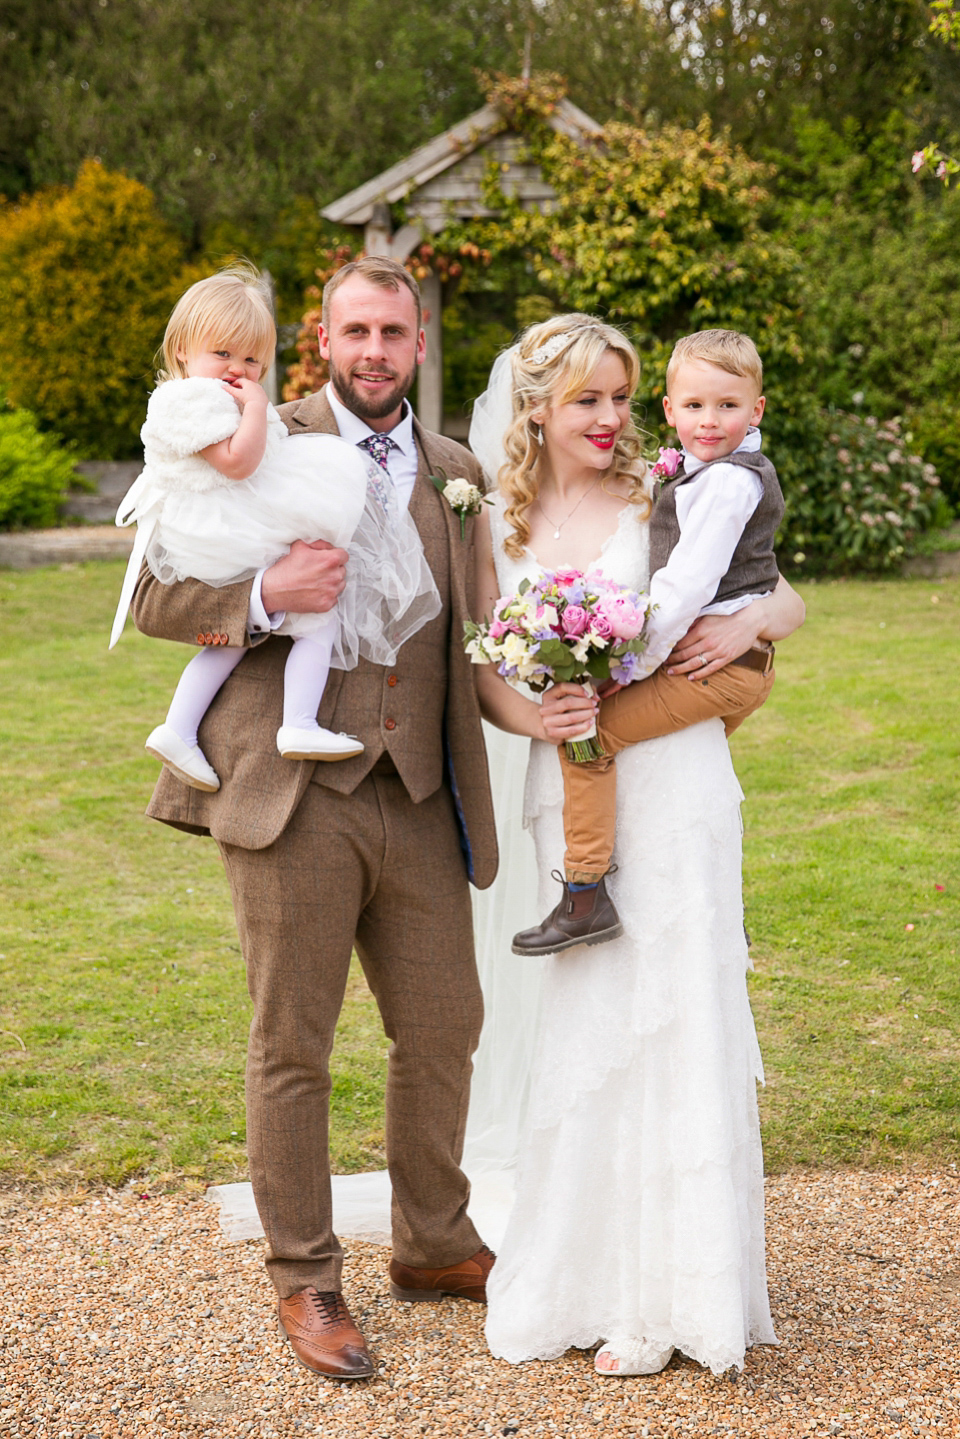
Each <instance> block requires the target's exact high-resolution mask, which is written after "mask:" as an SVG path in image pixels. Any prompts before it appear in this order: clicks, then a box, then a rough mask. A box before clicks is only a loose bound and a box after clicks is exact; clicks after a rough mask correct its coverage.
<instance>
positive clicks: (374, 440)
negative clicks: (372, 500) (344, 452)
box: [357, 435, 400, 513]
mask: <svg viewBox="0 0 960 1439" xmlns="http://www.w3.org/2000/svg"><path fill="white" fill-rule="evenodd" d="M399 448H400V446H399V445H398V444H397V442H396V440H391V438H390V436H389V435H368V436H367V438H366V439H365V440H361V441H360V443H359V444H358V445H357V449H358V450H366V452H367V454H368V455H369V456H370V458H371V459H372V460H375V461H376V464H377V469H378V471H379V472H380V473H378V474H376V475H374V474H371V476H370V488H371V490H373V492H374V494H375V495H376V497H377V499H378V500H379V501H380V504H381V505H382V506H383V508H384V510H386V511H387V513H389V511H390V498H391V496H393V498H394V499H396V490H395V489H394V487H393V480H392V479H391V477H390V471H389V469H388V468H387V456H388V455H389V454H390V451H391V450H399Z"/></svg>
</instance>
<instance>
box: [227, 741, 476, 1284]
mask: <svg viewBox="0 0 960 1439" xmlns="http://www.w3.org/2000/svg"><path fill="white" fill-rule="evenodd" d="M385 771H389V772H385ZM221 853H222V855H223V861H224V866H225V868H226V871H227V875H228V877H229V880H230V887H231V890H232V893H233V901H234V908H235V910H236V916H237V927H238V929H239V933H240V942H241V945H242V947H243V953H244V958H245V960H246V965H247V983H248V987H249V990H250V995H251V998H252V999H253V1006H254V1014H253V1021H252V1023H251V1026H250V1040H249V1049H248V1058H247V1084H246V1093H247V1146H248V1153H249V1158H250V1173H251V1178H252V1180H253V1190H254V1196H255V1198H256V1201H257V1209H258V1210H259V1212H260V1216H261V1218H262V1220H263V1225H264V1230H265V1231H266V1235H267V1239H268V1241H269V1244H270V1257H269V1258H268V1260H267V1268H268V1271H269V1273H270V1277H271V1279H272V1281H273V1283H274V1285H275V1287H276V1289H277V1291H278V1293H279V1294H280V1296H281V1297H282V1298H285V1297H288V1296H289V1295H291V1294H294V1293H296V1291H297V1290H299V1289H302V1288H304V1287H306V1286H307V1285H315V1286H316V1288H317V1289H319V1290H321V1291H323V1290H331V1289H332V1290H339V1288H340V1274H341V1267H342V1250H341V1248H340V1245H339V1243H338V1241H337V1238H336V1236H335V1234H334V1232H333V1223H332V1207H331V1189H330V1161H329V1151H328V1137H329V1098H330V1088H331V1082H330V1069H329V1061H330V1054H331V1050H332V1048H333V1041H334V1034H335V1030H336V1025H337V1020H338V1018H339V1015H340V1009H341V1006H342V1004H343V997H344V992H345V989H346V983H347V975H348V971H349V967H350V956H351V951H352V949H353V947H354V942H356V949H357V953H358V955H359V957H360V962H361V964H362V965H363V969H364V973H365V975H366V978H367V981H368V983H369V985H370V988H371V990H372V991H373V994H374V996H375V997H376V1001H377V1004H378V1006H379V1009H380V1014H381V1017H382V1019H383V1027H384V1030H385V1031H386V1033H387V1035H388V1037H389V1038H390V1040H391V1045H390V1049H389V1058H388V1067H387V1094H386V1148H387V1165H388V1168H389V1170H390V1177H391V1180H392V1183H393V1194H394V1198H393V1216H392V1221H393V1252H394V1255H395V1256H396V1258H397V1259H399V1260H400V1261H401V1263H404V1264H412V1265H418V1266H426V1267H433V1266H439V1265H446V1264H454V1263H457V1262H458V1261H459V1260H461V1259H465V1258H466V1257H467V1256H469V1255H471V1254H474V1253H476V1251H477V1250H478V1249H479V1247H480V1242H481V1241H480V1239H479V1237H478V1235H477V1232H476V1230H475V1229H474V1227H473V1224H472V1223H471V1221H470V1220H469V1219H468V1218H467V1212H466V1210H467V1199H468V1195H469V1184H468V1182H467V1180H466V1177H465V1176H464V1174H463V1173H462V1171H461V1169H460V1156H461V1152H462V1149H463V1135H464V1128H465V1125H466V1117H467V1101H468V1098H469V1091H470V1076H471V1072H472V1068H473V1066H472V1055H473V1052H474V1050H475V1049H476V1047H477V1043H478V1041H479V1037H480V1028H481V1024H482V1021H483V1000H482V996H481V992H480V985H479V981H478V979H477V971H476V963H475V959H474V949H473V928H472V921H471V911H470V897H469V891H468V884H467V878H466V873H465V868H464V863H463V857H462V854H461V850H460V843H459V833H458V829H457V825H456V820H455V816H454V809H453V800H452V797H451V795H450V792H449V790H448V789H447V788H446V786H444V787H443V788H441V789H440V790H438V791H437V792H436V793H435V794H433V795H431V796H430V798H429V799H426V800H424V801H423V802H422V803H421V804H417V805H415V804H414V803H413V801H412V800H411V799H410V797H409V795H408V794H407V791H406V789H405V788H404V785H403V783H402V781H401V780H400V778H399V776H398V775H397V774H396V772H395V771H393V769H392V765H391V764H390V762H389V761H386V762H384V761H381V762H380V764H379V765H378V766H377V769H376V770H375V771H374V772H373V773H372V774H370V775H368V776H367V777H366V778H365V779H364V780H363V781H362V782H361V783H360V784H359V785H358V787H357V789H356V790H354V792H353V794H350V795H343V794H339V793H337V792H336V791H334V790H330V789H326V788H323V787H322V786H320V785H318V784H310V785H309V786H308V788H307V792H306V794H305V795H304V797H303V800H302V801H301V803H300V805H299V806H298V808H297V810H296V812H295V814H294V815H293V817H292V819H291V821H290V823H289V825H288V826H287V828H286V829H285V830H284V832H283V834H282V835H280V837H279V839H278V840H277V841H276V842H275V843H274V844H272V845H270V846H269V847H268V848H267V849H262V850H247V849H240V848H238V847H236V846H234V845H221Z"/></svg>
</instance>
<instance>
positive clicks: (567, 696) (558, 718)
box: [540, 684, 600, 744]
mask: <svg viewBox="0 0 960 1439" xmlns="http://www.w3.org/2000/svg"><path fill="white" fill-rule="evenodd" d="M599 708H600V705H599V702H598V701H597V700H596V699H594V698H592V697H591V696H590V695H588V694H587V692H586V690H585V689H584V688H583V686H582V685H574V684H561V685H552V686H551V688H550V689H548V690H547V691H546V692H545V694H544V696H543V701H542V703H541V705H540V724H541V727H542V729H543V738H544V739H545V740H548V741H549V743H550V744H563V743H564V741H565V740H570V739H576V738H577V736H578V735H582V734H584V733H585V731H586V730H588V729H589V728H590V726H591V724H592V723H593V721H594V720H595V719H596V717H597V710H598V709H599Z"/></svg>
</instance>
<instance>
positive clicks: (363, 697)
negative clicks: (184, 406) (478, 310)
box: [132, 391, 497, 889]
mask: <svg viewBox="0 0 960 1439" xmlns="http://www.w3.org/2000/svg"><path fill="white" fill-rule="evenodd" d="M280 413H281V415H282V417H283V419H284V422H285V423H286V425H287V428H288V430H290V432H291V433H292V434H296V433H298V432H302V433H311V432H319V433H325V434H336V433H337V428H336V422H335V420H334V417H333V412H332V410H331V409H330V406H329V404H328V403H327V400H326V397H325V395H324V394H323V392H322V391H321V392H320V393H319V394H315V395H310V396H309V397H308V398H307V399H305V400H301V401H296V402H294V403H293V404H290V405H284V406H283V407H282V408H281V410H280ZM414 432H415V435H416V440H417V447H418V451H419V459H420V462H419V468H418V474H417V480H416V484H415V486H414V495H413V498H412V499H411V504H410V512H411V515H412V516H413V518H414V520H415V522H416V524H417V527H418V529H419V530H420V533H421V537H422V538H423V541H424V548H425V552H426V554H427V558H428V561H430V562H431V564H432V566H433V568H434V572H435V577H436V578H437V580H438V584H440V588H441V595H444V591H446V594H445V596H444V597H445V598H446V600H447V604H446V606H445V609H444V612H443V613H442V614H441V615H440V616H439V617H438V618H437V619H436V620H434V621H432V622H431V624H430V625H427V626H425V627H424V630H422V631H420V632H419V633H418V634H417V635H415V636H414V637H413V639H411V640H408V641H407V643H406V644H405V645H404V646H403V648H402V649H401V651H400V653H399V655H398V657H397V663H396V665H395V666H392V667H391V671H395V672H396V673H395V674H392V673H391V674H388V672H387V671H386V670H385V669H383V668H382V667H380V666H376V665H372V664H369V663H368V662H367V661H365V660H361V661H360V663H359V665H358V666H357V668H356V669H355V670H351V671H349V672H347V673H345V672H344V671H342V670H333V671H331V674H330V679H329V681H328V684H327V688H326V692H325V694H324V698H323V704H322V705H321V708H320V714H319V720H320V723H321V724H322V725H324V726H326V727H328V728H330V729H333V730H345V731H347V732H348V733H351V734H359V735H360V737H361V738H362V739H363V741H364V744H365V746H366V750H365V753H364V754H363V755H360V756H358V757H357V758H356V759H353V760H346V761H342V762H340V763H338V764H326V765H324V764H314V763H313V762H312V761H302V762H298V761H291V760H285V759H282V758H281V757H280V755H279V754H278V753H277V747H276V732H277V728H278V726H279V724H280V720H281V711H282V693H283V666H284V663H285V661H286V657H287V654H288V653H289V647H290V645H289V641H288V640H286V639H283V638H281V637H279V636H278V637H276V638H270V637H264V639H263V640H262V641H260V640H258V642H256V643H254V644H251V641H250V638H249V636H248V634H247V614H248V608H249V599H250V581H245V582H243V583H241V584H236V585H226V586H224V587H222V588H220V589H214V588H212V587H210V586H208V585H203V584H201V583H200V582H199V581H196V580H185V581H184V582H183V583H182V584H174V585H161V584H160V583H159V581H157V580H156V579H155V578H154V577H153V575H151V574H150V572H149V571H148V570H147V569H146V568H144V570H143V572H142V573H141V575H140V579H139V582H138V585H137V590H136V593H135V595H134V600H133V606H132V611H133V616H134V620H135V623H136V625H137V628H138V629H140V630H142V631H143V632H144V633H146V634H150V635H154V636H157V637H159V638H161V639H170V640H179V641H181V642H182V643H186V644H194V645H195V644H196V643H197V637H198V635H203V634H204V633H213V634H218V635H226V636H228V639H229V643H230V644H231V645H235V644H243V645H245V646H247V647H249V648H250V653H249V654H248V655H246V656H245V658H244V660H243V663H242V664H240V665H238V666H237V668H236V669H235V670H234V671H233V674H232V675H231V676H230V678H229V679H228V680H227V682H226V684H225V685H224V686H223V689H222V690H221V691H220V693H219V694H218V695H217V697H216V699H215V700H214V702H213V704H212V705H211V707H210V709H209V710H208V712H207V715H206V717H205V719H204V721H203V724H202V726H201V730H200V743H201V746H202V748H203V750H204V753H205V754H206V755H207V757H208V759H209V760H210V763H211V764H212V765H213V766H214V768H215V769H216V771H217V773H218V774H219V776H220V781H221V787H220V789H219V791H218V792H217V793H216V794H204V793H202V792H201V791H199V790H195V789H191V788H189V787H188V786H187V785H184V784H182V783H181V782H180V781H179V780H177V779H176V778H175V777H174V776H173V775H172V774H170V772H169V771H168V770H166V769H164V770H163V771H162V773H161V775H160V779H159V781H158V783H157V787H156V789H155V790H154V793H153V797H152V798H151V800H150V804H149V806H148V808H147V814H148V815H150V816H151V817H152V818H154V819H159V820H162V821H163V822H165V823H166V824H170V825H173V826H175V827H176V828H178V829H185V830H188V831H190V832H192V833H194V834H209V835H212V836H213V837H214V838H215V839H217V840H220V841H222V842H223V843H226V844H233V845H239V846H240V847H242V848H244V849H254V850H256V849H263V848H265V847H266V846H267V845H270V844H272V843H273V841H274V840H275V839H276V838H277V836H278V835H279V834H281V833H282V831H283V830H284V828H285V827H286V825H287V823H288V822H289V819H290V816H291V815H292V814H293V813H294V811H295V810H296V808H297V805H298V804H299V803H300V800H301V799H302V798H303V795H304V793H305V791H306V788H307V785H308V784H309V783H310V782H311V779H313V780H314V781H315V782H317V783H320V784H322V785H325V786H327V787H329V788H334V789H337V790H340V791H341V792H343V793H351V792H352V790H353V789H355V788H356V786H357V785H358V784H359V783H360V781H361V780H362V779H363V777H364V775H365V774H366V773H368V772H369V770H370V769H371V768H372V766H373V764H374V763H375V762H376V760H377V758H378V757H379V756H380V754H382V753H383V752H384V751H388V752H389V753H390V755H391V757H392V758H393V760H394V763H395V765H396V767H397V769H398V771H399V773H400V775H401V777H402V778H403V780H404V783H405V785H406V787H407V789H408V791H409V793H410V795H411V798H412V799H414V801H417V802H419V801H420V800H422V799H425V798H426V797H427V795H428V794H430V793H432V792H433V791H435V790H436V789H437V788H438V786H439V784H440V783H442V781H443V778H444V777H446V778H447V780H448V781H449V783H450V786H451V789H452V790H453V794H454V798H455V802H456V807H457V812H458V816H459V819H460V825H461V830H462V839H463V849H464V855H465V859H466V863H467V870H468V873H469V875H470V878H471V879H472V881H473V883H474V884H475V885H477V887H478V888H481V889H483V888H485V887H486V886H487V885H489V884H491V883H492V881H493V878H494V875H495V874H496V868H497V842H496V830H495V826H494V818H493V805H492V801H491V797H490V784H489V776H488V774H487V762H486V751H485V748H484V743H483V733H482V730H481V725H480V709H479V705H478V703H477V698H476V693H475V690H474V684H473V677H472V674H471V671H470V664H469V661H468V659H467V656H466V655H465V653H464V650H463V644H462V635H463V621H464V620H465V619H466V618H467V617H468V616H469V615H470V603H471V593H472V580H473V569H474V544H473V522H472V521H471V520H470V519H468V520H467V532H466V539H461V536H460V522H459V519H458V518H457V516H456V515H455V514H454V513H453V511H452V510H451V508H450V506H449V505H448V504H447V503H446V501H445V500H443V498H442V497H441V496H440V495H439V494H438V493H437V491H436V489H435V488H434V486H433V485H432V484H431V482H430V480H429V478H428V476H429V475H430V474H431V473H436V472H437V471H438V469H440V468H443V469H444V470H445V471H446V473H447V474H449V475H466V476H467V477H468V478H469V479H470V480H471V481H472V482H474V483H476V484H479V485H480V486H481V487H482V484H483V481H482V476H481V472H480V468H479V466H478V465H477V462H476V460H475V459H474V458H473V456H472V455H470V454H469V452H468V451H466V450H464V449H463V448H462V447H461V446H460V445H457V444H455V443H454V442H453V441H452V440H447V439H445V438H444V437H443V436H441V435H435V434H432V433H430V432H428V431H425V430H423V429H422V428H421V427H420V425H419V424H417V423H416V422H414ZM431 554H432V556H433V558H432V559H431ZM438 567H439V568H441V569H442V570H443V572H444V573H443V576H442V579H443V583H440V582H441V575H440V574H439V573H438ZM434 627H442V629H435V628H434ZM428 634H430V635H432V648H431V649H429V650H428V649H427V647H426V638H424V639H423V641H422V642H421V637H426V636H428ZM418 642H420V643H419V644H418ZM405 666H406V670H405ZM405 676H406V678H407V679H408V680H409V681H410V682H407V683H405V682H404V680H405ZM398 680H399V683H398ZM391 681H392V682H393V684H394V686H395V688H393V689H389V690H388V689H387V688H385V686H387V685H389V684H390V683H391ZM385 696H389V698H390V700H391V701H392V702H393V706H392V707H393V708H397V704H398V703H399V704H400V706H401V707H402V706H403V705H406V707H407V708H406V715H407V716H408V717H409V720H410V722H409V723H403V722H402V717H403V713H404V711H403V710H402V708H401V710H400V713H401V722H400V723H397V724H396V725H395V726H394V727H387V728H385V726H384V723H383V720H384V704H385V700H384V697H385ZM418 718H419V719H420V720H421V721H422V722H421V723H420V724H419V725H418V724H417V720H418ZM437 728H439V729H440V730H441V734H440V735H439V736H438V735H437V733H436V730H437ZM418 736H419V738H418ZM444 768H445V769H446V776H444V773H443V770H444Z"/></svg>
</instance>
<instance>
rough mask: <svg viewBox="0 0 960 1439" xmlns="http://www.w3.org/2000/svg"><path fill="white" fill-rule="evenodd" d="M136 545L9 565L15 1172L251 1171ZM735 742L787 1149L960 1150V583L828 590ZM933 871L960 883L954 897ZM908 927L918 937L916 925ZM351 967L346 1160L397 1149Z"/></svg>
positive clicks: (215, 871) (6, 623) (222, 979)
mask: <svg viewBox="0 0 960 1439" xmlns="http://www.w3.org/2000/svg"><path fill="white" fill-rule="evenodd" d="M121 574H122V566H120V565H118V564H91V565H85V566H75V567H65V568H63V569H45V570H38V571H33V572H30V573H23V574H21V573H13V572H10V571H3V572H0V675H2V687H0V773H2V781H0V783H2V791H0V793H2V806H0V833H2V844H3V851H2V852H3V856H4V862H3V864H2V867H0V1177H2V1178H3V1179H5V1180H6V1182H15V1181H17V1180H28V1181H51V1182H57V1183H64V1182H71V1181H74V1180H98V1179H103V1180H108V1181H110V1182H111V1183H117V1182H119V1181H121V1180H123V1179H125V1178H126V1177H129V1176H132V1175H147V1176H149V1177H150V1178H151V1180H152V1181H153V1182H154V1183H158V1182H161V1183H162V1182H165V1181H171V1182H172V1181H173V1180H174V1179H182V1178H183V1177H184V1176H186V1177H188V1178H190V1177H195V1178H196V1179H198V1180H199V1179H202V1180H207V1181H212V1180H223V1179H228V1178H231V1177H236V1176H238V1175H241V1174H242V1173H243V1172H244V1170H245V1157H244V1119H243V1055H244V1048H245V1037H246V1028H247V1024H248V1022H249V1016H250V1005H249V1001H248V998H247V994H246V989H245V986H244V980H243V968H242V964H241V960H240V954H239V949H238V945H237V939H236V934H235V931H234V926H233V918H232V913H231V909H230V901H229V895H228V891H227V885H226V882H225V880H224V877H223V875H222V872H221V870H220V864H219V860H218V858H217V854H216V850H215V847H214V846H213V844H212V843H211V842H210V841H209V840H199V839H195V838H192V837H190V836H188V835H184V834H180V833H178V832H176V831H174V830H170V829H168V828H166V827H165V826H162V825H157V824H153V823H151V822H149V821H148V820H146V819H144V818H143V809H144V806H145V804H146V802H147V799H148V797H149V794H150V790H151V786H152V783H153V779H154V776H155V773H156V765H155V763H154V762H153V761H152V760H150V759H149V758H148V757H147V756H145V755H144V753H143V749H142V745H143V741H144V739H145V737H146V735H147V733H148V732H149V730H150V729H151V728H152V727H153V725H154V724H156V723H157V722H158V721H159V720H160V719H161V718H162V716H163V713H164V711H165V708H166V704H167V701H168V699H169V695H170V693H171V691H172V688H173V685H174V683H175V681H176V678H177V676H178V674H179V672H180V669H181V667H182V665H183V662H184V660H185V658H186V657H187V656H186V652H185V651H184V650H182V649H181V648H179V647H177V646H173V645H165V644H160V643H157V642H155V641H148V640H145V639H143V638H142V637H141V636H140V635H138V634H136V633H135V632H134V631H133V630H132V628H130V627H128V631H127V633H126V634H125V636H124V638H123V640H122V642H121V644H120V645H119V646H118V648H117V649H116V650H115V651H114V652H113V653H112V654H108V652H107V648H106V642H107V641H106V637H107V632H108V630H109V625H110V619H111V616H112V612H113V607H114V604H115V602H116V595H117V592H118V589H119V585H120V578H121ZM805 598H806V599H807V602H808V606H809V619H808V622H807V625H806V627H805V629H804V630H802V631H801V632H800V633H799V634H798V635H796V636H794V637H793V639H791V640H790V641H789V642H788V643H787V644H785V645H784V646H783V647H782V649H781V659H780V664H779V666H778V673H779V678H778V682H777V686H776V688H775V690H774V694H773V697H772V698H771V700H770V701H769V703H768V704H767V705H766V707H765V708H764V710H762V711H761V712H760V714H759V715H757V716H755V717H754V718H752V719H751V720H750V721H749V722H748V723H747V724H746V725H745V726H744V727H743V729H741V730H740V731H739V732H738V734H737V736H736V737H735V740H734V747H735V760H736V764H737V769H738V772H739V774H740V777H741V780H742V783H743V786H744V789H745V791H746V793H747V804H746V806H745V809H744V818H745V825H746V872H745V888H746V904H747V925H748V928H749V929H750V931H751V933H752V935H753V940H754V944H753V955H754V960H755V963H756V974H755V976H754V978H753V980H752V993H753V999H754V1005H755V1009H756V1014H757V1022H758V1028H759V1030H760V1039H761V1043H762V1046H763V1049H764V1055H765V1059H766V1064H767V1078H768V1084H767V1088H766V1090H765V1092H764V1094H763V1098H762V1105H763V1120H764V1131H765V1138H766V1153H767V1162H768V1167H769V1168H772V1169H782V1168H784V1167H789V1166H790V1165H796V1164H812V1163H827V1164H839V1163H847V1164H886V1163H889V1162H905V1163H909V1162H913V1161H915V1160H917V1159H919V1158H921V1157H927V1158H929V1159H931V1160H935V1161H942V1160H945V1159H947V1160H949V1159H952V1158H953V1157H955V1151H956V1146H957V1136H958V1100H960V1081H958V1080H957V1078H956V1076H957V1051H958V1047H960V1045H958V1038H957V1036H958V1032H960V1027H958V1019H960V978H958V975H957V957H958V954H957V951H958V942H957V930H956V921H957V917H958V913H960V906H958V892H960V874H958V865H957V849H958V846H957V838H958V828H960V825H958V818H957V809H958V805H957V801H958V789H960V785H958V775H957V760H958V752H960V740H958V738H957V714H958V699H960V680H958V678H957V675H956V669H955V664H954V658H955V655H956V650H957V640H958V636H960V582H957V581H945V582H941V583H934V582H927V581H919V580H918V581H912V582H896V583H894V582H890V583H847V584H843V583H838V584H830V585H817V586H811V587H809V589H808V591H807V593H806V595H805ZM937 885H942V886H943V889H942V890H938V889H937V888H936V886H937ZM907 925H912V926H913V928H912V929H910V930H908V929H907V928H906V926H907ZM385 1052H386V1041H385V1040H384V1038H383V1035H382V1033H381V1031H380V1028H379V1022H378V1019H377V1015H376V1010H375V1008H374V1006H373V1002H372V1000H371V999H370V997H369V995H368V994H367V992H366V990H365V987H364V985H363V980H362V977H360V976H359V975H357V976H355V978H354V980H353V982H352V984H351V988H350V993H349V996H348V1003H347V1006H346V1008H345V1010H344V1015H343V1019H342V1022H341V1026H340V1037H339V1042H338V1048H337V1057H336V1078H335V1087H334V1125H333V1145H334V1158H335V1167H337V1168H339V1169H342V1170H348V1169H357V1168H364V1167H369V1166H370V1165H377V1164H379V1163H382V1149H381V1144H382V1093H383V1079H384V1075H385Z"/></svg>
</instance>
